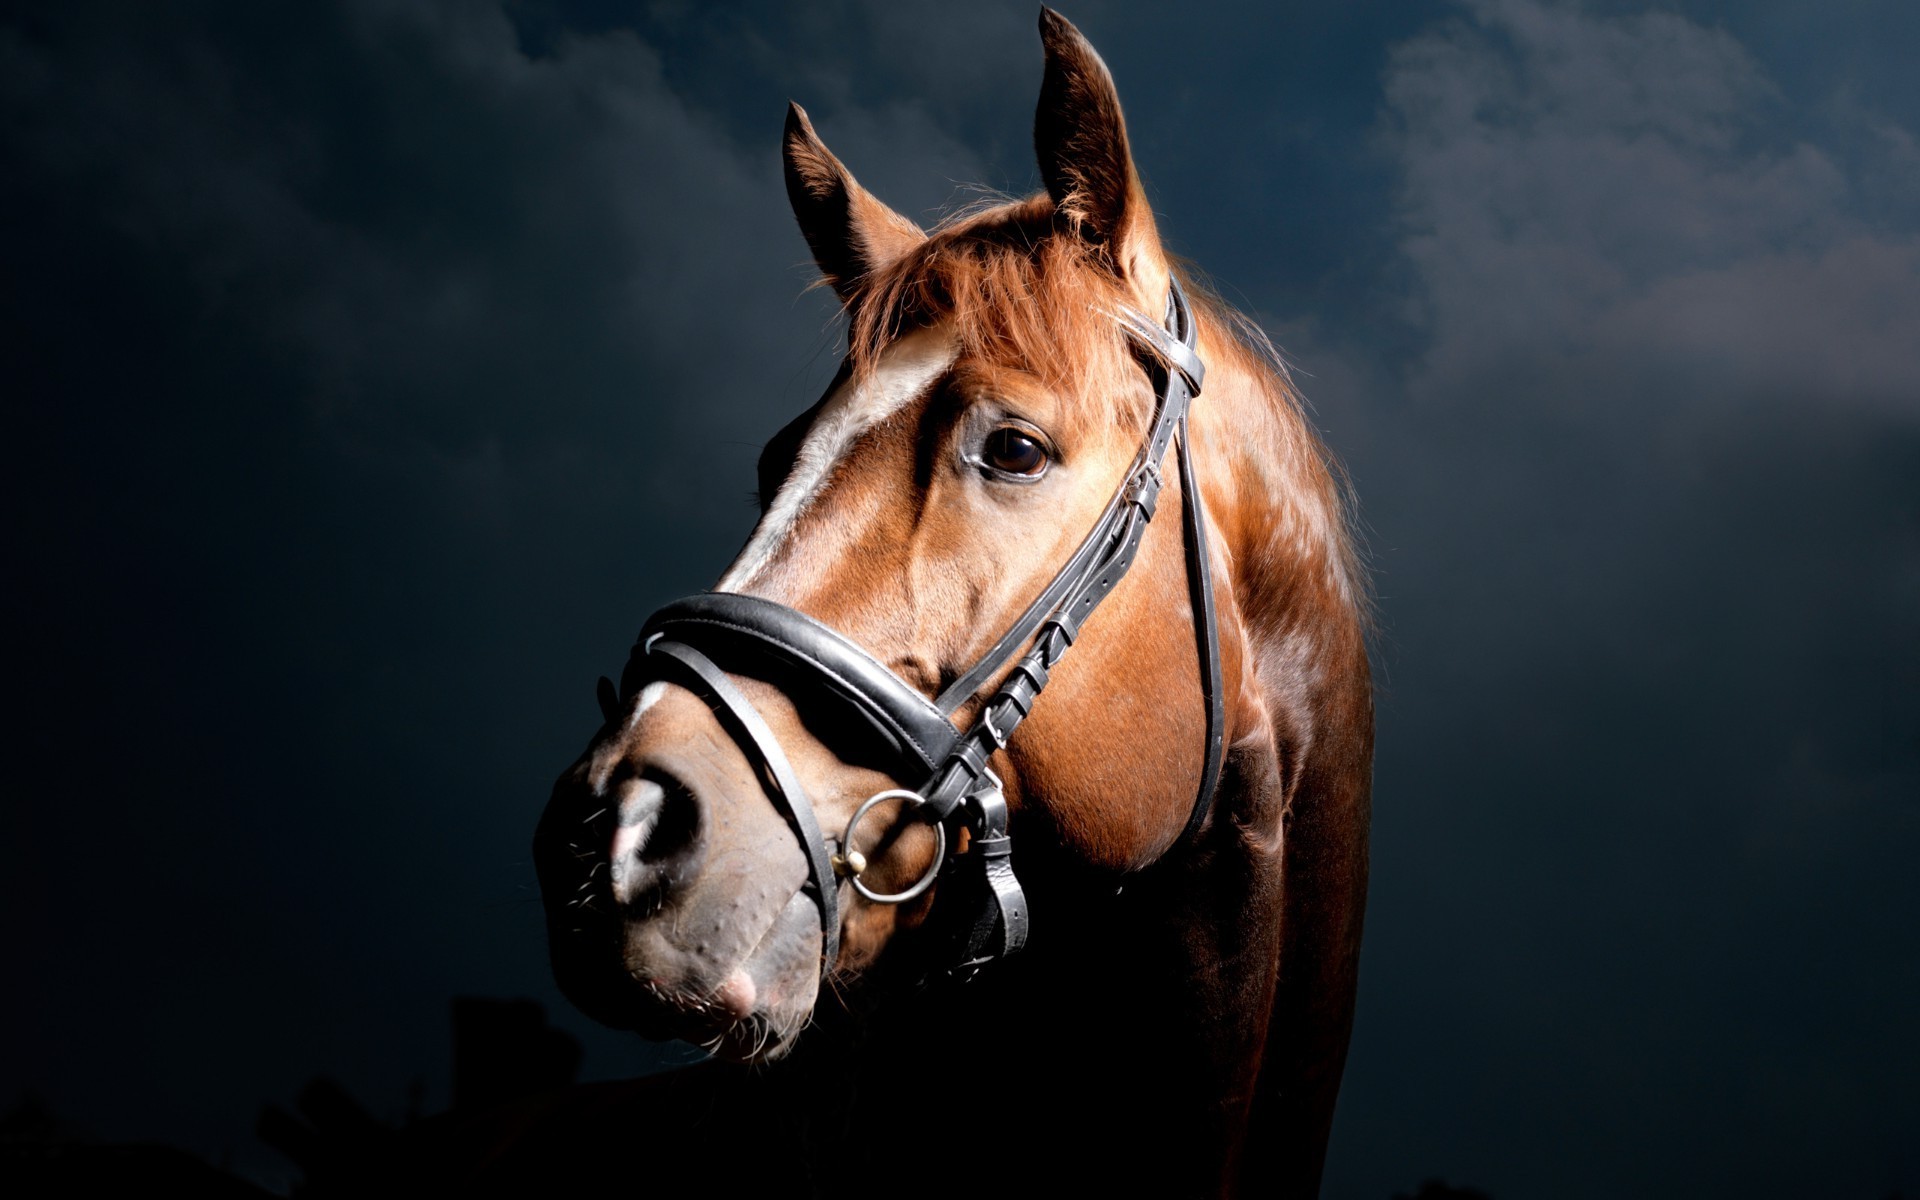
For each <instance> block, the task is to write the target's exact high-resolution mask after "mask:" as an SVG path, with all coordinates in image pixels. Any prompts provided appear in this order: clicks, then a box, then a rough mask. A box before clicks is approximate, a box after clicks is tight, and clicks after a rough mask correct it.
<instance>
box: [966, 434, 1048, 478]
mask: <svg viewBox="0 0 1920 1200" xmlns="http://www.w3.org/2000/svg"><path fill="white" fill-rule="evenodd" d="M980 461H982V462H984V463H986V464H987V465H988V466H989V467H992V468H993V469H994V470H996V471H1001V472H1004V473H1006V474H1008V475H1025V476H1028V477H1034V476H1038V475H1039V474H1040V472H1042V471H1044V470H1046V469H1047V448H1046V447H1045V446H1042V445H1041V444H1040V441H1039V439H1038V438H1036V437H1034V436H1033V435H1032V434H1030V433H1027V432H1026V431H1025V430H1020V429H1013V428H1003V429H996V430H994V431H993V432H992V433H990V434H988V435H987V444H986V445H985V446H984V447H982V448H981V452H980Z"/></svg>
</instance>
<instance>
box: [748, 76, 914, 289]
mask: <svg viewBox="0 0 1920 1200" xmlns="http://www.w3.org/2000/svg"><path fill="white" fill-rule="evenodd" d="M782 152H783V155H784V157H785V159H786V165H787V199H788V200H790V201H791V202H792V203H793V215H794V217H795V218H797V219H798V220H799V222H800V232H801V233H802V234H804V235H805V236H806V239H807V245H808V246H810V247H812V249H813V260H814V261H815V262H817V263H819V264H820V270H821V272H822V273H823V274H824V275H825V276H826V277H827V282H828V283H830V284H832V285H833V290H834V291H836V292H838V293H839V294H840V298H841V299H842V300H846V299H849V298H850V297H851V296H852V295H853V292H854V289H855V288H856V287H857V286H858V285H859V283H860V280H861V279H862V278H864V277H865V276H867V275H869V274H871V273H872V272H873V271H875V270H876V269H878V268H880V267H884V266H886V265H887V264H888V263H890V262H892V261H893V260H894V259H896V258H898V257H900V256H901V255H902V254H905V253H906V252H907V251H908V250H911V249H912V248H913V247H914V246H915V245H916V244H918V243H919V242H921V241H923V240H925V238H926V236H927V235H926V234H925V233H923V232H921V230H920V227H919V226H918V225H915V224H914V223H913V222H912V221H909V220H907V218H905V217H903V216H901V215H900V214H899V213H897V212H895V211H893V210H892V209H891V208H888V207H887V206H886V205H884V204H882V203H880V201H878V200H876V199H874V197H873V194H872V193H871V192H869V191H867V189H865V188H863V187H861V186H860V185H859V184H858V183H856V182H855V181H854V178H853V176H852V175H851V174H850V173H848V171H847V168H846V167H845V166H844V165H842V164H841V162H840V160H839V159H838V158H835V157H834V154H833V151H831V150H829V149H827V145H826V143H825V142H823V141H821V140H820V135H819V134H817V133H815V132H814V131H813V122H812V121H809V120H808V119H807V112H806V110H805V109H803V108H801V107H800V106H799V105H798V104H793V103H789V104H788V105H787V133H786V138H785V140H784V144H783V146H782Z"/></svg>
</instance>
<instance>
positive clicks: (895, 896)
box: [836, 788, 947, 904]
mask: <svg viewBox="0 0 1920 1200" xmlns="http://www.w3.org/2000/svg"><path fill="white" fill-rule="evenodd" d="M882 800H905V801H907V802H908V803H909V804H911V805H913V806H914V807H916V808H918V807H919V806H920V805H922V804H925V803H926V802H927V798H926V797H925V796H922V795H921V794H920V793H919V792H914V791H909V790H907V789H906V788H888V789H887V790H886V791H884V792H875V793H874V794H873V795H871V796H869V797H867V799H866V802H865V803H864V804H862V805H861V806H860V807H859V808H856V809H854V810H853V816H852V817H850V818H848V820H847V831H846V832H845V833H843V834H841V835H840V846H841V852H840V856H839V857H841V858H842V859H843V861H844V868H852V869H847V870H845V874H846V879H847V882H848V883H851V884H852V885H853V890H854V891H856V892H859V893H860V894H861V895H862V896H865V897H866V898H867V899H868V900H871V901H873V903H875V904H905V903H906V902H907V901H909V900H912V899H914V898H915V897H917V896H919V895H921V894H922V893H924V892H925V891H926V890H927V889H928V888H930V887H932V886H933V880H934V877H935V876H937V875H939V874H940V867H941V865H942V864H943V863H945V862H946V861H947V827H946V826H945V825H941V824H937V823H936V824H935V825H934V827H933V834H934V836H935V837H936V838H938V839H939V847H938V848H937V849H936V850H935V851H934V852H933V865H932V866H930V867H928V868H927V873H926V874H925V875H922V876H921V877H920V879H919V881H918V882H917V883H915V884H914V885H913V886H912V887H910V888H908V889H907V890H906V891H904V892H876V891H874V890H873V889H872V888H870V887H868V886H867V885H866V884H864V883H862V882H861V881H860V872H861V871H864V870H866V869H867V863H866V856H865V855H862V854H860V852H859V851H857V850H855V849H854V848H853V831H854V830H855V829H856V828H858V827H859V825H860V822H861V821H862V820H864V819H866V815H867V814H868V813H869V812H871V811H873V806H874V805H876V804H878V803H880V802H881V801H882ZM836 865H841V864H836ZM844 868H843V869H844Z"/></svg>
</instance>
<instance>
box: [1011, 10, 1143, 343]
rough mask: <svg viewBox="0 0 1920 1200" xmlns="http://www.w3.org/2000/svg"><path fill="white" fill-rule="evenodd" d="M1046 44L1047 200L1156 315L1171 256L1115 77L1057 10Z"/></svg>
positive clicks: (1043, 158) (1038, 148)
mask: <svg viewBox="0 0 1920 1200" xmlns="http://www.w3.org/2000/svg"><path fill="white" fill-rule="evenodd" d="M1040 41H1041V44H1042V45H1043V46H1045V47H1046V52H1047V75H1046V79H1045V81H1044V82H1042V83H1041V85H1040V107H1039V110H1038V111H1037V112H1035V114H1034V118H1033V148H1034V150H1035V152H1036V153H1037V154H1038V155H1039V158H1040V174H1041V175H1042V177H1044V178H1045V179H1046V182H1047V194H1048V195H1050V196H1052V197H1053V204H1054V209H1055V211H1056V212H1057V213H1059V214H1060V216H1061V217H1062V218H1064V219H1065V221H1066V222H1067V224H1068V225H1069V226H1070V227H1071V228H1072V229H1073V230H1074V231H1075V232H1076V233H1077V234H1078V235H1079V236H1080V237H1081V238H1083V239H1085V240H1086V241H1088V242H1090V243H1092V244H1094V245H1096V246H1100V247H1102V248H1103V249H1105V250H1106V252H1107V257H1108V259H1109V260H1110V261H1111V262H1112V264H1113V267H1114V269H1115V270H1116V271H1117V272H1119V274H1120V276H1121V278H1123V279H1124V280H1126V282H1127V283H1129V284H1131V285H1132V287H1133V289H1134V290H1135V291H1136V292H1137V293H1138V294H1139V295H1140V297H1141V299H1142V301H1143V302H1144V303H1145V304H1146V305H1147V311H1149V312H1152V313H1155V314H1156V315H1157V314H1158V311H1159V310H1158V306H1159V305H1161V304H1164V303H1165V302H1166V289H1167V276H1168V268H1167V261H1166V255H1165V254H1164V253H1163V252H1162V250H1161V249H1160V235H1159V232H1158V231H1157V230H1156V229H1155V228H1154V224H1153V210H1152V209H1151V208H1149V207H1148V206H1147V194H1146V190H1145V189H1144V188H1142V187H1141V186H1140V176H1139V173H1138V172H1136V171H1135V170H1134V169H1133V154H1132V152H1131V151H1130V150H1129V149H1128V148H1127V123H1126V120H1125V119H1124V118H1123V117H1122V116H1121V115H1120V93H1119V91H1118V90H1117V89H1116V88H1115V87H1114V86H1113V76H1112V75H1111V74H1109V73H1108V71H1107V64H1106V63H1104V62H1102V61H1100V55H1099V54H1098V53H1096V52H1095V51H1094V48H1093V46H1092V45H1091V44H1090V43H1089V42H1088V41H1087V39H1086V38H1085V37H1084V36H1083V35H1082V34H1081V33H1080V31H1079V30H1078V29H1075V28H1074V27H1073V23H1072V22H1071V21H1069V20H1067V19H1066V18H1065V17H1063V16H1061V15H1060V14H1059V13H1057V12H1055V11H1053V10H1052V9H1051V8H1046V7H1042V8H1041V9H1040Z"/></svg>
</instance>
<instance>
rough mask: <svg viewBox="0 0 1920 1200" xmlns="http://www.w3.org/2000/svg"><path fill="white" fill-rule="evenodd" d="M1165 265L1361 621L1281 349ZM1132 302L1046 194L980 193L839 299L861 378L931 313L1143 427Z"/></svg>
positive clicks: (1345, 553)
mask: <svg viewBox="0 0 1920 1200" xmlns="http://www.w3.org/2000/svg"><path fill="white" fill-rule="evenodd" d="M1174 270H1175V273H1176V274H1178V275H1179V277H1180V279H1181V282H1182V283H1183V284H1185V285H1186V287H1187V290H1188V294H1189V296H1190V297H1191V299H1192V303H1193V305H1194V308H1195V309H1196V311H1197V313H1198V315H1199V316H1200V317H1201V319H1202V321H1203V325H1211V326H1212V327H1213V328H1215V329H1218V330H1223V331H1225V332H1226V333H1227V334H1228V336H1227V337H1225V338H1221V339H1217V344H1216V345H1211V346H1209V347H1208V353H1209V354H1210V355H1212V356H1213V357H1215V358H1216V359H1218V358H1219V357H1220V356H1221V355H1222V354H1223V353H1224V354H1226V355H1229V356H1231V357H1232V358H1233V359H1234V365H1235V366H1237V367H1238V368H1239V369H1240V373H1241V374H1243V375H1244V376H1245V377H1246V379H1247V380H1248V381H1249V384H1250V386H1251V387H1252V389H1253V390H1254V392H1255V393H1256V394H1257V396H1258V397H1259V400H1260V403H1261V406H1262V408H1264V409H1265V410H1266V412H1267V413H1269V414H1270V416H1271V420H1272V431H1271V432H1272V434H1273V436H1274V438H1275V439H1276V443H1277V444H1275V445H1274V447H1273V450H1274V451H1275V454H1276V458H1277V461H1276V462H1275V464H1274V466H1275V467H1277V468H1278V470H1279V471H1280V473H1281V475H1282V478H1280V479H1277V480H1273V481H1272V482H1273V483H1274V484H1275V485H1276V487H1277V489H1278V490H1282V491H1284V492H1286V493H1287V494H1296V493H1297V492H1299V491H1301V490H1304V491H1306V492H1307V493H1308V496H1307V497H1305V498H1306V499H1309V500H1310V501H1312V502H1314V503H1313V505H1312V506H1313V507H1315V508H1318V509H1319V510H1320V511H1321V512H1323V513H1324V514H1325V517H1326V519H1325V520H1324V521H1322V522H1311V521H1310V522H1309V524H1313V525H1318V526H1320V528H1316V529H1314V530H1312V531H1311V532H1312V534H1313V535H1314V537H1313V539H1312V540H1314V541H1316V542H1318V545H1315V546H1311V547H1308V549H1310V550H1315V551H1319V552H1320V554H1322V555H1324V558H1325V567H1326V569H1327V571H1328V572H1329V574H1330V575H1331V577H1332V578H1331V580H1330V582H1331V583H1332V584H1333V586H1334V589H1335V591H1336V593H1337V594H1339V595H1340V596H1342V598H1344V599H1345V600H1346V601H1348V602H1349V603H1350V604H1352V606H1353V607H1354V609H1355V611H1356V613H1357V614H1358V615H1359V617H1360V619H1361V621H1362V622H1363V624H1365V625H1369V626H1370V624H1371V617H1372V603H1371V596H1370V590H1369V588H1368V585H1367V572H1366V568H1365V564H1364V561H1363V557H1362V555H1361V553H1360V551H1359V538H1358V537H1357V535H1356V533H1355V525H1356V521H1355V517H1354V505H1353V501H1352V489H1351V488H1350V486H1349V485H1348V480H1347V476H1346V473H1345V472H1344V471H1343V470H1342V469H1341V468H1340V466H1339V464H1338V463H1337V462H1336V461H1335V460H1334V459H1333V457H1332V455H1331V454H1330V453H1329V452H1328V451H1327V448H1326V446H1325V444H1324V443H1323V442H1322V441H1321V440H1320V438H1319V437H1318V435H1316V434H1315V433H1314V431H1313V426H1312V423H1311V422H1310V421H1309V419H1308V417H1307V413H1306V405H1305V403H1304V401H1303V400H1302V398H1301V396H1300V393H1299V392H1298V390H1297V389H1296V388H1295V387H1294V384H1293V379H1292V374H1291V372H1290V371H1289V369H1288V366H1287V362H1286V360H1285V358H1284V357H1283V356H1282V355H1281V353H1280V351H1279V350H1278V349H1277V348H1276V347H1275V346H1274V345H1273V342H1272V341H1271V340H1270V339H1269V338H1268V337H1267V335H1266V333H1265V331H1263V330H1262V329H1261V328H1260V326H1259V325H1258V324H1257V323H1256V322H1255V321H1254V320H1253V319H1252V318H1250V317H1248V316H1246V315H1245V314H1244V313H1241V312H1240V311H1238V310H1237V309H1235V308H1234V307H1233V306H1232V305H1230V304H1228V303H1227V302H1226V301H1225V300H1223V299H1222V298H1221V297H1220V296H1219V295H1218V294H1217V293H1216V292H1215V291H1213V290H1212V289H1211V288H1209V287H1206V286H1204V285H1203V284H1199V283H1196V282H1195V281H1194V279H1193V278H1192V272H1191V271H1190V270H1188V269H1186V268H1185V266H1184V264H1174ZM1132 304H1133V298H1132V296H1131V295H1130V294H1129V293H1128V291H1127V290H1126V288H1125V286H1124V285H1123V284H1122V283H1121V281H1120V279H1119V277H1118V276H1117V275H1116V274H1115V273H1114V271H1113V270H1112V268H1111V266H1110V265H1109V264H1108V262H1107V260H1106V258H1105V251H1104V250H1103V249H1102V248H1101V247H1099V246H1096V245H1093V244H1090V243H1089V242H1087V241H1086V240H1085V239H1083V238H1079V237H1073V236H1063V231H1062V230H1061V228H1060V224H1059V222H1058V220H1057V218H1056V214H1055V210H1054V204H1053V201H1052V199H1051V198H1049V197H1048V196H1046V195H1044V194H1042V195H1037V196H1032V197H1029V198H1027V199H1024V200H1001V199H999V198H993V197H989V198H987V199H985V200H983V201H982V202H981V203H979V204H976V205H973V206H970V207H968V208H965V209H962V210H960V211H959V212H957V213H954V214H951V215H949V216H948V217H946V218H945V219H943V220H942V221H941V222H940V223H939V224H937V225H936V226H935V227H934V228H933V229H932V230H931V231H929V233H928V235H927V237H926V239H925V240H924V241H922V242H920V243H919V244H917V245H916V246H915V247H914V248H913V249H912V250H909V251H908V252H907V253H906V254H904V255H902V256H900V257H899V258H898V259H896V260H895V261H893V262H891V263H889V264H887V265H886V266H885V267H883V268H881V269H880V270H878V271H876V272H874V273H873V274H871V275H869V276H867V277H866V278H865V279H864V280H862V281H861V283H860V286H859V287H858V288H857V290H856V291H855V292H854V293H853V294H852V295H851V296H850V297H849V299H848V301H847V312H848V317H849V330H848V357H849V359H850V361H851V364H852V368H853V371H854V373H855V374H856V375H867V374H869V373H870V372H872V371H873V370H874V369H875V368H876V367H877V365H878V363H879V360H880V355H881V352H882V351H883V350H885V349H886V347H887V346H888V345H889V344H890V343H891V342H893V341H894V340H895V339H896V338H897V337H899V336H900V335H901V334H902V333H903V332H905V331H907V330H909V329H912V328H916V327H919V326H923V325H930V324H933V323H936V322H938V323H941V324H944V325H945V326H947V328H949V329H950V330H951V331H952V333H953V336H954V337H955V339H956V340H957V341H958V343H959V349H960V352H961V354H962V355H964V356H967V357H973V358H977V359H979V360H981V361H984V362H986V363H989V364H991V365H994V366H998V367H1005V368H1009V369H1015V370H1021V371H1026V372H1029V373H1033V374H1036V375H1038V376H1039V378H1040V379H1041V380H1042V381H1043V382H1044V383H1045V384H1046V385H1047V386H1049V387H1052V388H1055V389H1057V390H1061V391H1065V392H1070V393H1074V394H1077V395H1079V396H1080V397H1082V398H1083V400H1085V401H1086V402H1088V403H1093V404H1104V405H1106V406H1107V408H1108V410H1109V411H1108V412H1107V413H1106V414H1103V415H1104V416H1105V417H1106V418H1107V419H1109V420H1112V421H1114V422H1116V423H1118V424H1120V425H1121V426H1122V427H1123V428H1137V429H1144V428H1145V425H1146V422H1147V420H1148V417H1149V415H1150V414H1149V413H1147V412H1146V411H1144V410H1143V409H1142V408H1141V407H1140V406H1139V405H1138V404H1137V403H1134V401H1137V399H1138V394H1139V389H1138V388H1134V387H1128V386H1124V384H1125V382H1126V381H1127V380H1129V379H1131V378H1132V377H1133V375H1134V373H1135V372H1136V370H1137V368H1136V367H1135V366H1134V363H1135V357H1134V349H1133V346H1132V343H1131V341H1130V340H1129V339H1128V338H1127V336H1126V334H1125V333H1124V332H1123V330H1122V328H1121V326H1120V323H1119V322H1118V321H1117V320H1116V319H1115V316H1114V314H1116V313H1117V312H1118V311H1119V310H1120V309H1121V308H1124V307H1128V306H1131V305H1132ZM1156 315H1157V314H1156ZM1062 347H1068V348H1070V349H1067V350H1066V351H1064V352H1063V350H1062ZM1214 365H1224V364H1218V363H1216V364H1214ZM1296 532H1297V531H1296Z"/></svg>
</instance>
